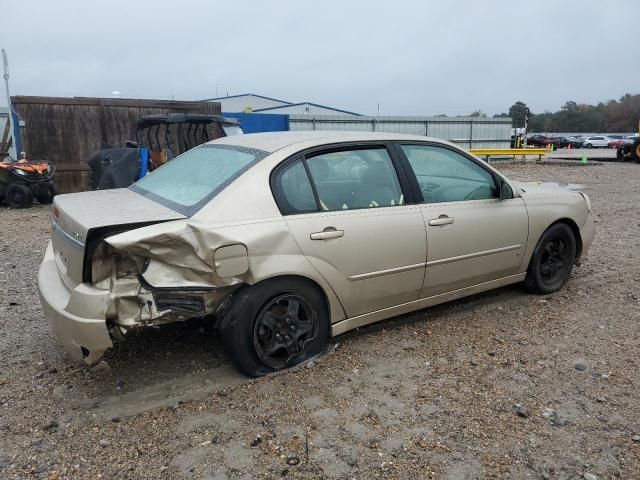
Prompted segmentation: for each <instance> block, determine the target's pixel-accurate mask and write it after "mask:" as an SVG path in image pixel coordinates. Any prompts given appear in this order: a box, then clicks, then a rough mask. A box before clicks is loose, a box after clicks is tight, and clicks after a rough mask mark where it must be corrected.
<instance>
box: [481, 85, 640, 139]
mask: <svg viewBox="0 0 640 480" xmlns="http://www.w3.org/2000/svg"><path fill="white" fill-rule="evenodd" d="M526 110H527V104H526V103H524V102H520V101H519V102H515V103H514V104H513V105H511V107H510V108H509V112H508V113H499V114H497V115H494V117H511V118H512V119H513V126H514V127H524V116H525V112H526ZM474 113H475V112H474ZM639 120H640V95H631V94H629V93H627V94H626V95H624V96H622V97H620V99H619V100H609V101H608V102H607V103H602V102H600V103H598V104H597V105H588V104H584V103H576V102H574V101H568V102H566V103H565V104H564V105H563V106H562V108H561V109H560V110H559V111H557V112H544V113H533V112H531V113H530V114H529V125H528V131H530V132H576V133H580V132H602V133H605V132H611V133H613V132H637V131H638V121H639Z"/></svg>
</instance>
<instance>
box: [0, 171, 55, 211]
mask: <svg viewBox="0 0 640 480" xmlns="http://www.w3.org/2000/svg"><path fill="white" fill-rule="evenodd" d="M54 172H55V167H54V166H53V165H52V164H50V163H49V162H47V161H46V160H35V161H31V162H29V161H25V160H20V161H18V162H7V161H4V162H0V201H2V200H4V201H5V203H7V205H9V206H10V207H13V208H28V207H30V206H31V205H32V204H33V199H34V197H35V198H36V199H37V200H38V201H39V202H40V203H51V202H53V197H55V196H56V193H57V189H56V186H55V185H54V183H53V173H54Z"/></svg>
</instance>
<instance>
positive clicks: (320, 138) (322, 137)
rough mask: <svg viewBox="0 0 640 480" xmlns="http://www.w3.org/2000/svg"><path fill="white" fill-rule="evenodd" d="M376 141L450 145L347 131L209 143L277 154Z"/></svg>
mask: <svg viewBox="0 0 640 480" xmlns="http://www.w3.org/2000/svg"><path fill="white" fill-rule="evenodd" d="M376 140H414V141H415V140H420V141H425V140H430V141H435V142H440V143H447V144H448V143H449V142H447V141H445V140H442V139H439V138H430V137H423V136H421V135H408V134H402V133H385V132H346V131H329V130H326V131H324V130H323V131H318V130H315V131H294V132H265V133H247V134H243V135H232V136H230V137H222V138H218V139H217V140H213V141H212V142H209V143H215V144H223V145H235V146H239V147H247V148H255V149H258V150H262V151H265V152H269V153H272V152H275V151H276V150H280V149H281V148H284V147H288V146H289V145H295V144H297V143H308V142H313V143H315V144H317V145H323V144H325V143H337V142H358V141H376Z"/></svg>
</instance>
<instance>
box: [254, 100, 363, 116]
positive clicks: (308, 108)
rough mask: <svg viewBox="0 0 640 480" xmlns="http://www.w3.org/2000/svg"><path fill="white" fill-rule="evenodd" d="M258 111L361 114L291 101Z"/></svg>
mask: <svg viewBox="0 0 640 480" xmlns="http://www.w3.org/2000/svg"><path fill="white" fill-rule="evenodd" d="M254 112H256V113H284V114H288V115H354V116H360V114H359V113H355V112H349V111H347V110H341V109H339V108H333V107H328V106H326V105H318V104H317V103H311V102H300V103H290V104H288V105H279V106H276V107H267V108H260V109H258V110H254Z"/></svg>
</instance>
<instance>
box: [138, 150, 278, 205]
mask: <svg viewBox="0 0 640 480" xmlns="http://www.w3.org/2000/svg"><path fill="white" fill-rule="evenodd" d="M265 156H267V152H263V151H262V150H255V149H251V148H244V147H236V146H232V145H201V146H199V147H196V148H194V149H192V150H189V151H188V152H185V153H183V154H182V155H179V156H177V157H176V158H174V159H173V160H170V161H169V162H167V163H166V164H165V165H163V166H162V167H160V168H158V169H156V170H154V171H153V172H151V173H150V174H149V175H147V176H146V177H143V178H141V179H140V180H138V181H137V182H136V183H134V184H133V185H132V186H131V187H129V188H131V189H132V190H133V191H135V192H136V193H139V194H141V195H144V196H145V197H149V198H150V199H152V200H155V201H156V202H158V203H161V204H162V205H165V206H167V207H169V208H171V209H173V210H175V211H177V212H179V213H182V214H183V215H187V216H191V215H193V214H194V213H196V212H197V211H198V210H200V209H201V208H202V207H203V206H204V205H205V204H206V203H207V202H209V200H211V199H212V198H213V197H215V196H216V195H217V194H218V193H220V192H221V191H222V190H224V188H225V187H227V185H229V184H230V183H231V182H233V181H234V180H235V179H236V178H238V177H239V176H240V175H241V174H242V173H244V172H245V171H246V170H247V169H249V168H250V167H251V166H252V165H253V164H255V163H256V162H258V161H259V160H261V159H262V158H264V157H265Z"/></svg>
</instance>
